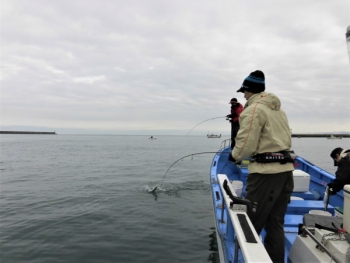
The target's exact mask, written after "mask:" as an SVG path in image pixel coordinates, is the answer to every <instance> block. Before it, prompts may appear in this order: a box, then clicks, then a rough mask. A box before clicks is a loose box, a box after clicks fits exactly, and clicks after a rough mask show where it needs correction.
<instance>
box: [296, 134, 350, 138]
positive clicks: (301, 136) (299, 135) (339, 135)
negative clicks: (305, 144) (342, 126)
mask: <svg viewBox="0 0 350 263" xmlns="http://www.w3.org/2000/svg"><path fill="white" fill-rule="evenodd" d="M332 136H333V138H332V139H340V138H350V134H342V133H340V134H339V133H323V134H321V133H317V134H312V133H299V134H292V137H296V138H331V137H332ZM334 137H335V138H334Z"/></svg>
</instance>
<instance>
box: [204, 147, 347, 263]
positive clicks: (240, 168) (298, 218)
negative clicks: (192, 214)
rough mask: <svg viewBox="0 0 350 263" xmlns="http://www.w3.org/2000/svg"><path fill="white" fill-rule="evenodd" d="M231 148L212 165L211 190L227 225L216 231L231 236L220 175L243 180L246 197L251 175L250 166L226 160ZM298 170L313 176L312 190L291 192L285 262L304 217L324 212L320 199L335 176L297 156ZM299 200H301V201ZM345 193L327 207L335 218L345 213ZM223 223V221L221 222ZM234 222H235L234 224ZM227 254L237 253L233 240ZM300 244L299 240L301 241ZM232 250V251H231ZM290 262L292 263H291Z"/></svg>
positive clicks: (222, 225) (226, 242)
mask: <svg viewBox="0 0 350 263" xmlns="http://www.w3.org/2000/svg"><path fill="white" fill-rule="evenodd" d="M230 151H231V150H230V147H226V148H223V150H222V151H221V152H220V153H218V154H217V155H216V156H215V157H214V159H213V163H212V168H211V182H212V183H211V187H212V195H213V202H214V207H216V209H214V213H215V214H216V216H215V217H216V218H217V219H220V218H222V219H223V221H224V223H220V222H219V223H217V231H218V234H219V235H223V236H226V237H228V236H230V235H231V234H232V232H234V230H233V228H232V229H231V228H230V227H229V224H227V223H228V222H227V221H226V220H228V221H229V222H231V221H233V219H229V217H230V216H231V215H230V214H231V212H230V209H229V211H228V210H227V209H221V207H223V202H224V201H226V200H224V199H226V198H227V197H226V196H225V194H223V190H222V189H221V187H222V186H220V183H219V179H218V176H219V175H221V174H223V175H225V176H227V179H228V181H230V182H232V181H241V182H243V189H242V192H243V197H244V193H245V185H246V180H247V176H248V169H247V163H244V162H243V164H241V165H235V164H233V163H230V162H228V161H227V159H228V154H229V153H230ZM296 164H297V166H296V171H298V170H301V171H304V172H306V173H308V174H309V175H310V177H309V178H310V180H309V182H308V183H309V187H308V188H307V190H306V191H300V189H299V191H295V192H293V193H292V198H291V199H292V200H291V201H290V203H289V205H288V207H287V212H286V216H285V223H284V231H285V249H286V252H287V253H286V262H287V261H289V260H288V258H287V257H288V254H289V253H288V252H290V250H291V248H292V246H293V244H294V243H295V242H296V240H297V239H299V238H300V237H299V236H298V232H299V225H300V224H303V223H304V222H303V218H304V215H305V214H308V213H309V212H310V210H319V211H322V212H323V211H325V208H324V202H323V200H322V201H321V199H322V198H323V192H324V190H325V185H326V184H327V183H329V182H331V181H332V180H333V178H334V177H333V176H332V175H330V174H329V173H328V172H326V171H323V170H322V169H320V168H318V167H316V166H314V165H313V164H312V163H310V162H308V161H306V160H304V159H303V158H301V157H297V160H296ZM220 180H222V179H220ZM221 183H222V182H221ZM299 199H300V200H299ZM343 199H344V196H343V191H340V192H339V193H337V194H336V195H334V196H332V198H331V203H330V204H328V207H327V212H329V213H331V214H332V215H335V214H336V213H341V214H342V206H343ZM219 221H220V220H219ZM231 223H233V222H231ZM265 235H266V233H265V232H264V230H263V231H262V233H261V237H262V239H263V238H264V236H265ZM223 242H224V243H225V244H223V247H224V251H226V252H225V253H226V255H227V254H230V255H232V254H234V251H233V249H232V246H234V244H233V242H232V241H231V240H227V239H226V238H225V241H223ZM298 242H300V241H298ZM231 250H232V251H231ZM289 262H290V261H289Z"/></svg>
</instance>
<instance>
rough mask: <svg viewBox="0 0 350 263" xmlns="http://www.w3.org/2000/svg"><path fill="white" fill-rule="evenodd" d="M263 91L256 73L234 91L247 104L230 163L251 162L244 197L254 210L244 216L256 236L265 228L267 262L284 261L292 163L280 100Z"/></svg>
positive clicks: (261, 78)
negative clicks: (247, 160)
mask: <svg viewBox="0 0 350 263" xmlns="http://www.w3.org/2000/svg"><path fill="white" fill-rule="evenodd" d="M264 91H265V75H264V73H263V72H262V71H259V70H257V71H254V72H252V73H251V74H250V75H249V76H248V77H247V78H246V79H245V80H244V82H243V84H242V86H241V88H240V89H239V90H238V91H237V92H243V93H244V97H245V98H246V99H247V103H246V104H245V106H244V110H243V111H242V113H241V116H240V118H239V123H240V129H239V131H238V134H237V136H236V145H235V147H234V148H233V150H232V153H231V155H230V156H229V158H230V161H231V162H236V161H242V160H243V159H245V158H248V157H251V162H250V163H249V165H248V177H247V186H246V195H245V198H246V199H248V200H250V201H251V202H252V203H253V204H254V209H252V210H248V211H247V212H248V215H249V218H250V220H251V221H252V223H253V225H254V228H255V230H256V231H257V233H258V234H260V232H261V231H262V229H263V228H264V229H265V231H266V236H265V238H264V245H265V248H266V251H267V252H268V254H269V256H270V258H271V259H272V261H273V262H284V242H285V241H284V229H283V224H284V216H285V214H286V210H287V206H288V202H289V200H290V196H291V193H292V192H293V187H294V182H293V173H292V171H293V170H294V166H293V160H292V159H291V158H289V159H287V157H288V151H289V150H290V148H291V132H290V129H289V125H288V120H287V117H286V114H285V113H284V112H283V111H282V110H281V103H280V100H279V99H278V97H277V96H275V95H274V94H271V93H266V92H264ZM270 157H273V158H270ZM275 157H277V158H275ZM285 157H286V158H285ZM289 157H290V156H289ZM286 160H288V161H286Z"/></svg>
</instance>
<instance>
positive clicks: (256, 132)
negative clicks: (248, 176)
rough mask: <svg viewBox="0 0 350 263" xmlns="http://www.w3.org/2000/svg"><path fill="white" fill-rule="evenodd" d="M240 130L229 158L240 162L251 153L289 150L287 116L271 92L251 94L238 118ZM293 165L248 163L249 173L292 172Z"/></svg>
mask: <svg viewBox="0 0 350 263" xmlns="http://www.w3.org/2000/svg"><path fill="white" fill-rule="evenodd" d="M239 123H240V129H239V131H238V134H237V136H236V145H235V148H234V149H233V151H232V156H233V158H234V159H235V160H237V161H242V160H243V159H246V158H248V157H250V156H251V155H254V154H260V153H266V152H279V151H283V150H287V151H289V150H290V149H291V144H292V139H291V132H290V129H289V125H288V120H287V116H286V114H285V113H284V111H283V110H282V109H281V102H280V100H279V99H278V97H277V96H275V95H274V94H272V93H266V92H261V93H258V94H254V93H253V94H252V96H251V97H250V98H249V99H248V101H247V103H246V104H245V106H244V110H243V112H242V113H241V116H240V118H239ZM293 170H294V167H293V164H292V163H286V164H283V165H281V164H280V163H278V162H275V163H257V162H254V163H250V164H249V165H248V172H249V173H262V174H270V173H280V172H286V171H293Z"/></svg>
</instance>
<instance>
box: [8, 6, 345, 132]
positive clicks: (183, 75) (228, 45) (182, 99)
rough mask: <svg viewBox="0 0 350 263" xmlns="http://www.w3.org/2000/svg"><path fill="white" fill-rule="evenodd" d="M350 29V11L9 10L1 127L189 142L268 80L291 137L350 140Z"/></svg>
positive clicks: (222, 124) (214, 128)
mask: <svg viewBox="0 0 350 263" xmlns="http://www.w3.org/2000/svg"><path fill="white" fill-rule="evenodd" d="M349 25H350V2H349V0H337V1H330V0H308V1H304V0H303V1H301V0H300V1H299V0H296V1H283V0H281V1H277V0H274V1H272V0H264V1H251V0H216V1H212V0H210V1H209V0H198V1H197V0H193V1H183V0H177V1H166V0H147V1H141V0H139V1H137V0H136V1H135V0H128V1H121V0H98V1H97V0H96V1H89V0H75V1H71V0H69V1H68V0H59V1H47V0H31V1H27V0H1V128H2V129H15V128H17V129H20V128H25V129H28V130H30V129H32V130H35V129H36V130H37V129H41V130H43V129H47V130H55V131H61V132H63V133H64V132H68V133H70V132H71V133H79V132H82V133H86V132H88V133H111V134H160V135H161V134H176V135H181V134H184V135H186V134H187V133H188V132H189V131H190V130H191V128H192V127H193V126H195V125H196V124H197V123H199V122H201V121H203V120H206V119H209V118H214V117H222V116H225V115H227V114H229V106H230V105H229V104H228V102H229V100H230V99H231V98H232V97H236V98H237V99H238V100H239V101H240V102H241V103H243V104H244V103H245V99H244V97H243V94H242V93H236V91H237V89H238V88H239V87H240V85H241V84H242V82H243V80H244V78H245V77H247V76H248V75H249V73H250V72H252V71H255V70H258V69H259V70H262V71H263V72H264V73H265V76H266V91H267V92H272V93H275V94H276V95H277V96H279V98H280V100H281V102H282V108H283V109H284V110H285V111H286V113H287V116H288V118H289V122H290V126H291V128H292V130H293V132H294V133H312V132H333V131H349V132H350V117H349V116H350V114H349V112H350V106H349V105H350V74H349V73H350V64H349V57H348V51H347V48H346V41H345V33H346V28H347V27H348V26H349ZM207 132H214V133H222V134H225V133H226V134H229V133H230V126H229V124H228V122H227V121H226V120H225V118H218V119H215V120H210V121H207V122H204V123H203V124H201V125H198V126H197V127H196V128H195V129H194V130H193V131H192V132H191V134H194V135H196V134H206V133H207Z"/></svg>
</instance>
